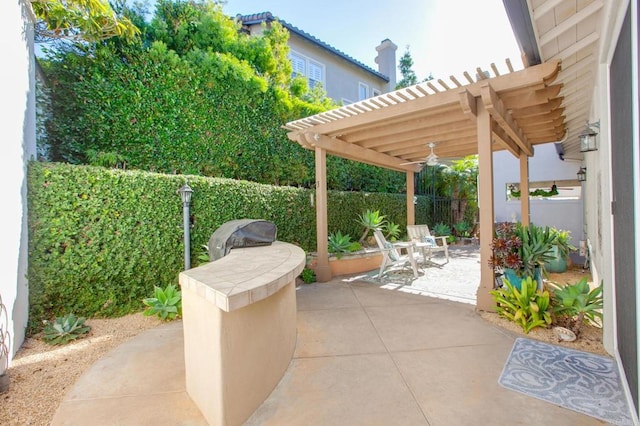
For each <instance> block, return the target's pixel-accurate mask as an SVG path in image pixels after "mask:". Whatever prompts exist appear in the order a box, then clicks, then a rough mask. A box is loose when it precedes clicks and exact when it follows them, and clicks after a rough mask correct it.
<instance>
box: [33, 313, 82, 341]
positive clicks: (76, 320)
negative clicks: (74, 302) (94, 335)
mask: <svg viewBox="0 0 640 426" xmlns="http://www.w3.org/2000/svg"><path fill="white" fill-rule="evenodd" d="M84 322H85V318H83V317H76V316H75V315H74V314H67V315H65V316H63V317H57V318H56V319H55V321H53V322H48V323H47V325H46V326H45V328H44V334H43V336H42V340H44V341H45V342H47V343H48V344H50V345H64V344H66V343H69V342H70V341H72V340H75V339H77V338H79V337H80V336H81V335H83V334H86V333H87V332H89V330H91V327H89V326H88V325H84Z"/></svg>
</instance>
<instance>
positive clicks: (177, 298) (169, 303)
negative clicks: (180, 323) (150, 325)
mask: <svg viewBox="0 0 640 426" xmlns="http://www.w3.org/2000/svg"><path fill="white" fill-rule="evenodd" d="M153 294H154V297H147V298H146V299H144V300H143V301H142V303H144V304H145V306H147V309H145V310H144V312H143V314H144V315H145V316H150V315H157V316H158V317H159V318H160V319H162V320H164V321H169V320H173V319H176V318H177V317H179V316H181V315H182V303H181V300H182V294H181V293H180V291H179V290H178V289H177V288H176V286H175V285H173V284H169V285H167V287H166V288H165V289H162V288H161V287H158V286H155V287H154V293H153Z"/></svg>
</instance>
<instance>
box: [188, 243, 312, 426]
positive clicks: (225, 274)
mask: <svg viewBox="0 0 640 426" xmlns="http://www.w3.org/2000/svg"><path fill="white" fill-rule="evenodd" d="M304 265H305V253H304V251H303V250H302V249H300V248H299V247H296V246H295V245H292V244H288V243H283V242H279V241H276V242H274V243H273V244H271V245H269V246H263V247H251V248H236V249H233V250H231V252H230V253H229V254H228V255H227V256H225V257H223V258H221V259H218V260H216V261H214V262H210V263H208V264H206V265H202V266H199V267H197V268H194V269H190V270H188V271H185V272H182V273H180V277H179V280H180V286H181V287H182V313H183V327H184V353H185V370H186V385H187V393H188V394H189V396H190V397H191V399H192V400H193V402H194V403H195V404H196V405H197V406H198V408H199V409H200V411H201V412H202V414H203V416H204V417H205V419H206V420H207V422H208V423H209V424H210V425H238V424H242V423H243V422H244V421H245V420H246V419H247V418H249V416H251V414H252V413H253V412H254V411H255V409H256V408H257V407H258V406H260V404H262V402H263V401H264V400H265V399H266V398H267V396H269V394H270V393H271V391H272V390H273V389H274V388H275V386H276V385H277V384H278V382H279V381H280V379H281V378H282V375H283V374H284V372H285V371H286V369H287V367H288V365H289V362H290V361H291V358H292V357H293V353H294V350H295V345H296V293H295V279H296V277H297V276H298V275H300V273H301V272H302V269H303V268H304Z"/></svg>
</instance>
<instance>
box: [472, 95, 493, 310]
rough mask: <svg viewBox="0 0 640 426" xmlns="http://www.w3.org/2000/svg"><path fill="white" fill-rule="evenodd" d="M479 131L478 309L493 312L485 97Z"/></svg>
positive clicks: (478, 105)
mask: <svg viewBox="0 0 640 426" xmlns="http://www.w3.org/2000/svg"><path fill="white" fill-rule="evenodd" d="M476 108H477V118H476V123H477V128H478V175H479V176H478V180H479V187H478V194H479V200H480V203H481V205H480V285H479V286H478V292H477V294H476V299H477V301H476V308H477V309H478V310H481V311H492V310H493V308H494V302H493V298H492V297H491V294H490V293H489V291H490V290H493V286H494V282H495V278H494V272H493V268H492V267H491V266H490V265H489V259H490V258H491V255H492V250H491V241H492V240H493V232H494V211H493V149H492V148H491V116H490V115H489V111H487V109H486V108H485V106H484V103H483V102H482V98H480V97H478V98H476Z"/></svg>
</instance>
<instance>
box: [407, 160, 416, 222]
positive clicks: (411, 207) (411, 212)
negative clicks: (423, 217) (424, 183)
mask: <svg viewBox="0 0 640 426" xmlns="http://www.w3.org/2000/svg"><path fill="white" fill-rule="evenodd" d="M414 175H415V174H414V173H413V172H407V225H415V224H416V207H415V204H413V196H414V194H415V181H414Z"/></svg>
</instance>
